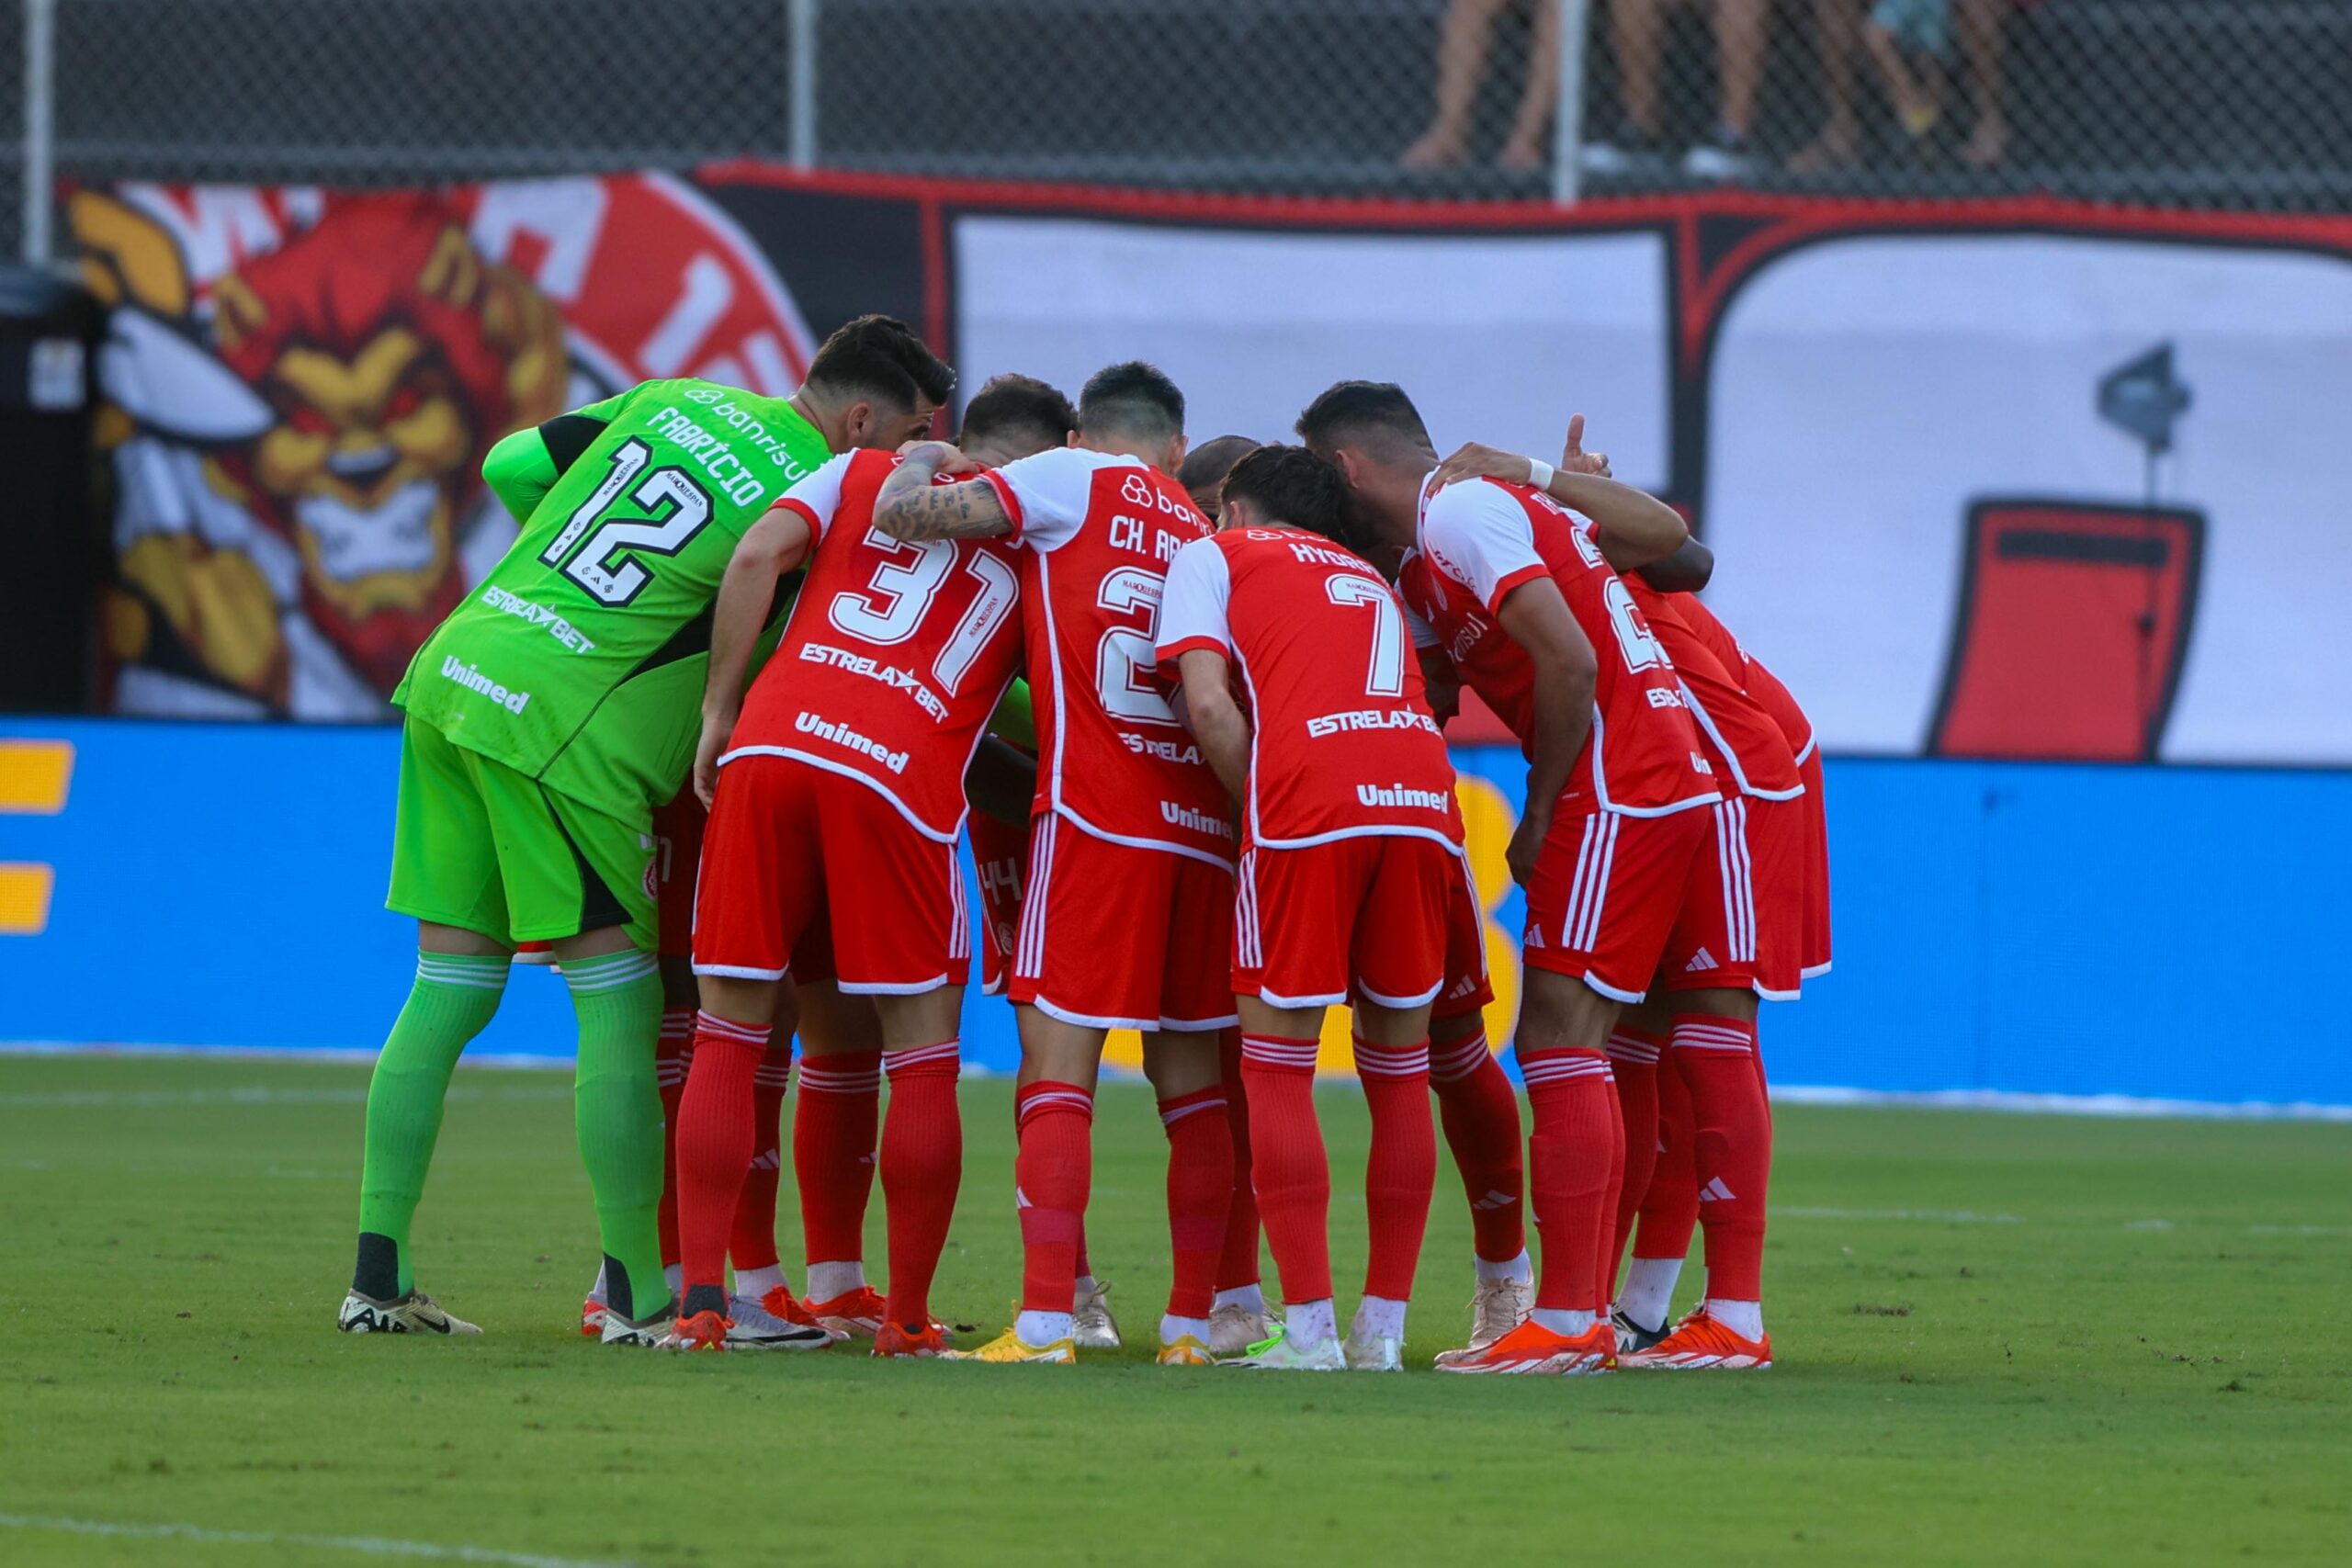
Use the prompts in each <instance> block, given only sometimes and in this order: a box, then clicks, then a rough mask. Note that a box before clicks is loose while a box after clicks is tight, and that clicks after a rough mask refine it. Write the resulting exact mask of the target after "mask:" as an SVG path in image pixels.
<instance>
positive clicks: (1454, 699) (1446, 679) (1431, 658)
mask: <svg viewBox="0 0 2352 1568" xmlns="http://www.w3.org/2000/svg"><path fill="white" fill-rule="evenodd" d="M1420 660H1421V691H1422V696H1423V699H1424V700H1425V701H1427V702H1428V704H1429V705H1430V714H1431V715H1433V716H1435V717H1436V719H1437V722H1438V724H1439V726H1440V728H1442V727H1444V726H1445V725H1448V724H1451V723H1453V719H1454V717H1455V716H1456V715H1458V714H1460V713H1461V712H1462V671H1459V670H1456V669H1455V668H1454V667H1453V660H1451V659H1448V658H1447V657H1446V656H1445V655H1444V654H1443V653H1442V651H1440V650H1439V649H1434V648H1425V649H1420Z"/></svg>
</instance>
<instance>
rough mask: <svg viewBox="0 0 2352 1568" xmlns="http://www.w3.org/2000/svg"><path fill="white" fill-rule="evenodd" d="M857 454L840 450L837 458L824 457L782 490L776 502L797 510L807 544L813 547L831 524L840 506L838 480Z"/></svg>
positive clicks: (793, 510)
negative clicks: (805, 475) (812, 470)
mask: <svg viewBox="0 0 2352 1568" xmlns="http://www.w3.org/2000/svg"><path fill="white" fill-rule="evenodd" d="M856 455H857V454H855V453H854V452H844V453H842V455H841V456H840V457H828V458H827V459H826V460H825V461H824V462H823V463H822V464H821V465H820V466H819V468H818V469H817V471H816V472H815V473H813V474H810V475H809V477H808V478H806V479H802V480H801V481H800V482H799V483H798V484H797V485H794V486H793V487H792V488H791V489H790V490H788V491H785V492H784V497H783V499H782V500H780V501H778V502H776V504H777V505H778V506H781V507H783V508H784V509H785V510H786V511H787V512H791V513H797V514H798V515H799V516H800V517H801V519H802V520H803V521H805V522H806V523H807V524H808V525H809V547H811V548H814V547H816V546H817V545H818V544H820V543H821V542H822V541H823V539H824V537H825V530H826V529H828V528H830V527H831V526H832V525H833V513H837V512H839V511H840V510H841V509H842V479H844V478H845V477H846V476H847V475H848V473H849V465H850V460H851V459H852V458H853V457H855V456H856Z"/></svg>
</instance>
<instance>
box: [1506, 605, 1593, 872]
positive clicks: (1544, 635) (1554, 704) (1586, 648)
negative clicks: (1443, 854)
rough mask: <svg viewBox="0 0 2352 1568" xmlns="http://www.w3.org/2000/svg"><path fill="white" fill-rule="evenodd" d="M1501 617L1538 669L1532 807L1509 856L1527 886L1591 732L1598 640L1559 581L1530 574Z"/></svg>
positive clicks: (1515, 833)
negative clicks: (1571, 607) (1571, 605)
mask: <svg viewBox="0 0 2352 1568" xmlns="http://www.w3.org/2000/svg"><path fill="white" fill-rule="evenodd" d="M1496 619H1497V620H1498V622H1499V623H1500V625H1501V626H1502V628H1503V630H1504V632H1505V633H1506V634H1508V635H1509V636H1510V639H1511V640H1512V641H1513V642H1515V643H1517V644H1519V646H1520V647H1521V649H1524V650H1525V651H1526V653H1527V659H1528V662H1529V663H1530V664H1531V665H1532V666H1533V667H1534V671H1535V692H1534V698H1535V739H1534V744H1533V745H1532V747H1531V748H1530V749H1529V750H1530V752H1531V755H1530V757H1529V760H1528V766H1527V808H1526V810H1525V811H1524V812H1522V813H1521V816H1520V819H1519V827H1518V828H1517V829H1515V830H1514V831H1513V832H1512V833H1511V836H1510V848H1509V849H1508V850H1507V851H1505V852H1504V856H1503V858H1504V861H1505V862H1506V863H1508V864H1509V865H1510V874H1511V877H1512V879H1513V880H1514V881H1516V882H1518V883H1519V884H1520V885H1521V886H1526V883H1527V879H1528V878H1529V877H1530V876H1532V874H1534V871H1535V857H1536V855H1537V853H1538V852H1541V851H1542V849H1543V847H1544V837H1545V835H1547V834H1549V833H1550V832H1551V830H1552V810H1553V807H1554V806H1555V804H1556V803H1557V802H1558V800H1559V798H1560V792H1561V791H1562V790H1565V789H1566V788H1567V786H1568V773H1569V771H1570V770H1571V769H1573V768H1574V767H1575V766H1576V761H1577V753H1578V752H1580V751H1582V750H1584V744H1585V740H1586V738H1587V737H1589V735H1590V734H1591V732H1592V694H1593V687H1594V683H1595V682H1597V681H1598V679H1599V678H1600V663H1599V661H1598V660H1597V659H1596V658H1595V657H1594V655H1593V651H1592V642H1591V639H1589V638H1588V637H1586V636H1585V635H1584V628H1583V627H1582V626H1578V625H1577V618H1576V616H1575V615H1573V614H1571V613H1570V612H1569V610H1568V602H1567V601H1566V599H1564V598H1562V597H1561V596H1560V585H1559V584H1558V583H1556V582H1555V581H1552V579H1551V578H1550V577H1548V576H1545V577H1535V578H1530V579H1529V580H1528V581H1524V582H1522V583H1521V584H1520V585H1519V586H1518V587H1516V588H1514V589H1512V590H1511V591H1510V592H1509V593H1508V594H1506V595H1505V596H1504V598H1503V602H1502V605H1501V607H1500V609H1499V610H1498V612H1497V615H1496Z"/></svg>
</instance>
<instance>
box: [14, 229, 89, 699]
mask: <svg viewBox="0 0 2352 1568" xmlns="http://www.w3.org/2000/svg"><path fill="white" fill-rule="evenodd" d="M105 330H106V311H105V310H104V308H103V307H101V306H100V305H99V303H98V302H97V300H96V299H93V298H92V297H91V296H90V294H89V293H88V291H87V290H85V289H84V288H81V287H79V286H78V285H76V284H75V283H74V282H73V281H72V280H70V279H68V278H63V277H60V276H57V275H56V274H54V273H51V272H46V271H43V270H41V269H40V268H38V267H28V266H16V267H0V474H5V475H6V476H7V481H6V482H7V489H6V499H5V501H4V502H0V562H5V563H6V564H5V566H4V567H0V712H15V713H76V712H80V711H83V710H85V709H86V708H87V707H88V706H89V705H90V699H91V694H92V692H93V690H94V688H95V684H96V668H97V664H96V659H97V655H96V630H95V628H96V618H97V595H98V584H99V581H100V573H101V571H102V570H103V561H104V552H105V539H106V536H105V532H104V527H103V524H102V522H101V519H100V517H99V512H98V491H97V482H96V479H97V474H96V465H95V463H94V460H93V457H92V454H91V450H90V434H91V413H92V406H93V401H94V399H93V389H92V379H91V378H92V366H93V363H94V356H95V355H96V351H97V344H98V339H99V337H100V335H101V334H102V333H104V332H105Z"/></svg>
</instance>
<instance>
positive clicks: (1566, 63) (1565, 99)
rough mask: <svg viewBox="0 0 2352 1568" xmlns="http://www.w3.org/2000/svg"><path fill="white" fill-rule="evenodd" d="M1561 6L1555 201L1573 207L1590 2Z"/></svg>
mask: <svg viewBox="0 0 2352 1568" xmlns="http://www.w3.org/2000/svg"><path fill="white" fill-rule="evenodd" d="M1557 4H1558V6H1559V7H1560V49H1559V64H1560V91H1559V95H1558V101H1557V104H1556V105H1555V107H1554V109H1553V114H1552V199H1553V200H1554V201H1556V202H1558V203H1559V204H1560V205H1561V206H1563V207H1570V206H1574V205H1575V203H1576V199H1577V189H1578V180H1579V177H1580V175H1581V173H1582V171H1581V170H1580V169H1579V168H1578V167H1577V153H1578V152H1579V151H1580V150H1581V149H1582V148H1583V146H1584V35H1585V14H1586V12H1587V11H1589V9H1590V4H1589V0H1557Z"/></svg>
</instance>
